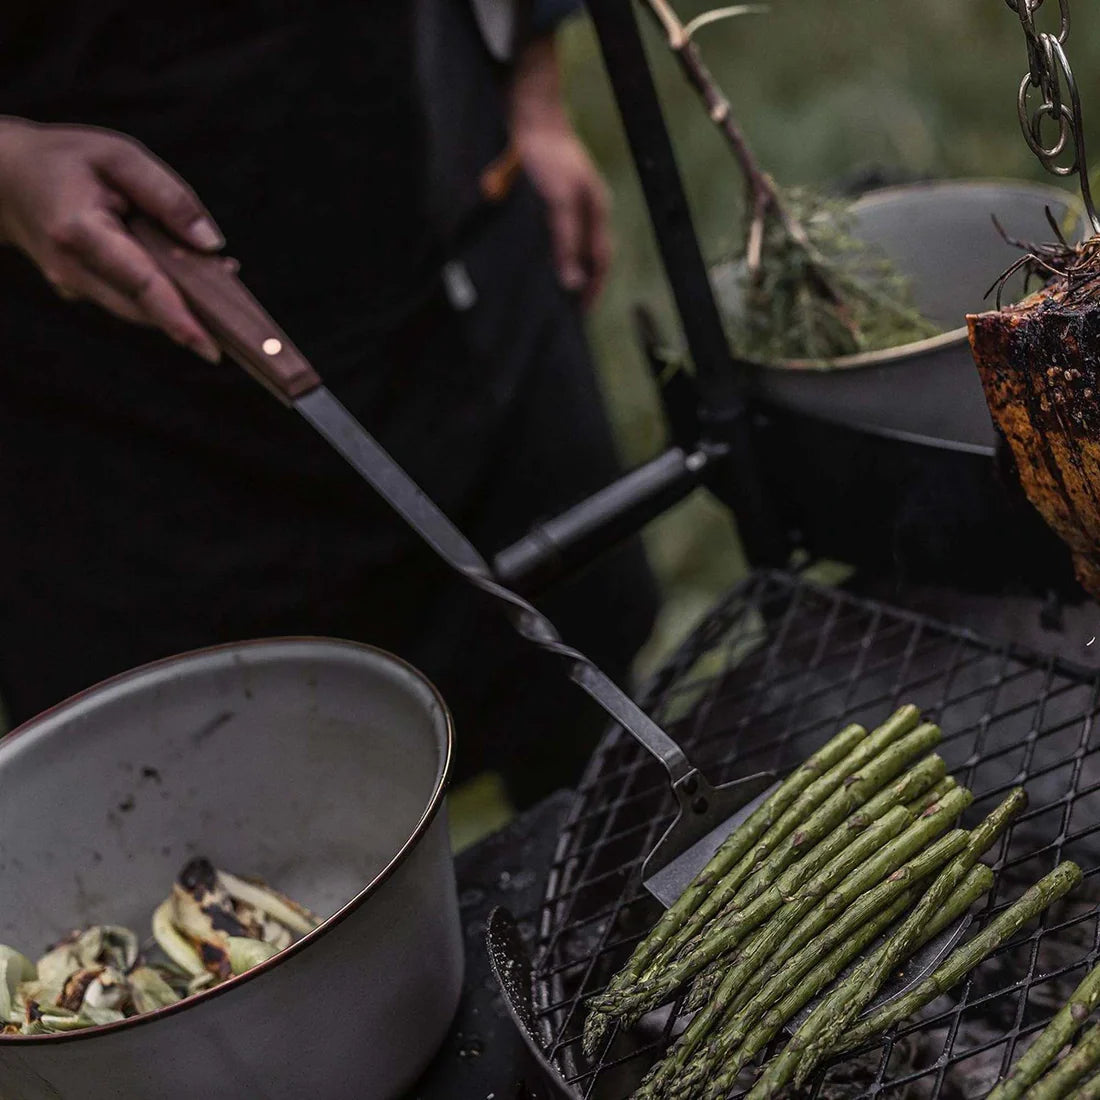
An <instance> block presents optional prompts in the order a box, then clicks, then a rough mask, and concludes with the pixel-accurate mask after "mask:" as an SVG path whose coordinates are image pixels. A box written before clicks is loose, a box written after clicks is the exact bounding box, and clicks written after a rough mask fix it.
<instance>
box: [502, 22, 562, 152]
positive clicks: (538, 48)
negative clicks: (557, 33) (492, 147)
mask: <svg viewBox="0 0 1100 1100" xmlns="http://www.w3.org/2000/svg"><path fill="white" fill-rule="evenodd" d="M508 108H509V123H510V127H511V131H512V135H513V137H516V136H520V135H523V134H525V133H530V132H532V131H539V130H544V129H547V128H554V129H562V128H565V129H568V128H569V126H570V123H569V116H568V114H567V112H566V109H565V97H564V94H563V90H562V82H561V70H560V67H559V64H558V51H557V45H556V42H555V38H554V34H553V33H552V32H551V33H547V34H543V35H540V36H539V37H537V38H533V39H532V40H531V41H530V42H528V43H527V44H526V45H525V46H524V47H523V48H522V49H521V50H520V52H519V54H518V55H517V57H516V61H515V66H514V68H513V71H512V79H511V84H510V86H509V90H508Z"/></svg>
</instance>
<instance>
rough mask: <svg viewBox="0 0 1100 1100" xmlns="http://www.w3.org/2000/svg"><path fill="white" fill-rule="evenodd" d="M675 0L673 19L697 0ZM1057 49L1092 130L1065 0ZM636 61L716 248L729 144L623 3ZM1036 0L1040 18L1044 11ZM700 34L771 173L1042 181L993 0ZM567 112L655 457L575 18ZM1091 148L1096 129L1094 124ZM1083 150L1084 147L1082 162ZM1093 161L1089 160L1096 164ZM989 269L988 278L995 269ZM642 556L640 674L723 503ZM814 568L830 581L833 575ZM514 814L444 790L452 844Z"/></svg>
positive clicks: (786, 8) (661, 646) (619, 179)
mask: <svg viewBox="0 0 1100 1100" xmlns="http://www.w3.org/2000/svg"><path fill="white" fill-rule="evenodd" d="M720 2H721V3H724V2H725V0H713V2H712V3H711V4H707V3H703V2H700V0H672V3H673V6H674V7H675V8H676V10H677V12H678V14H679V15H680V17H681V19H683V20H684V21H685V22H686V21H687V20H688V19H690V18H692V17H693V16H695V15H698V14H699V13H700V12H702V11H705V10H707V9H708V8H709V7H712V6H716V5H717V4H718V3H720ZM1070 2H1071V5H1073V9H1074V14H1075V15H1076V16H1077V19H1076V21H1075V23H1074V27H1073V33H1072V35H1071V37H1070V40H1069V44H1068V53H1069V57H1070V60H1071V62H1072V64H1073V66H1074V70H1075V72H1076V75H1077V78H1078V81H1079V83H1080V86H1081V94H1082V99H1083V103H1084V110H1085V119H1086V125H1087V124H1088V122H1089V120H1090V119H1091V120H1092V121H1094V122H1096V126H1097V127H1100V94H1097V93H1100V11H1098V10H1097V9H1096V6H1095V2H1093V3H1090V2H1089V0H1070ZM635 6H636V10H637V12H638V16H639V19H640V21H641V23H642V27H643V31H644V32H645V38H646V43H647V46H648V48H649V55H650V61H651V65H652V67H653V69H654V75H655V78H656V80H657V83H658V88H659V91H660V93H661V98H662V103H663V104H664V107H665V113H666V118H667V121H668V124H669V128H670V130H671V132H672V137H673V143H674V145H675V147H676V151H677V155H678V158H679V162H680V169H681V173H682V174H683V176H684V178H685V184H686V187H687V191H688V197H689V201H690V203H691V206H692V212H693V215H694V217H695V223H696V228H697V230H698V231H699V235H700V239H701V241H702V244H703V251H704V255H705V256H706V258H707V259H708V260H710V261H716V260H721V259H723V258H725V257H726V256H728V255H729V254H731V253H732V252H734V251H740V247H741V224H742V223H741V200H742V186H741V181H740V178H739V176H738V175H737V172H736V169H735V166H734V164H733V161H732V158H731V155H730V153H729V150H728V148H727V147H726V145H725V144H724V142H723V140H722V138H721V137H720V136H719V135H718V134H717V132H716V131H715V129H714V128H713V126H712V125H711V123H710V121H709V120H708V119H707V117H706V115H705V113H704V112H703V110H702V108H701V107H700V105H699V102H698V100H697V99H696V97H695V94H694V92H693V91H692V90H691V89H690V88H689V87H688V85H687V84H686V82H685V81H684V79H683V77H682V75H681V73H680V70H679V69H678V68H677V65H676V62H675V60H674V59H673V58H672V57H671V55H670V54H669V53H668V50H667V48H666V46H665V45H664V43H663V41H662V40H661V39H660V38H659V36H658V35H657V33H656V32H655V30H654V27H653V25H652V20H651V19H650V17H649V16H648V14H647V13H646V12H644V11H643V8H642V4H641V3H637V4H636V5H635ZM1056 9H1057V4H1055V3H1054V2H1053V0H1051V3H1048V4H1047V5H1046V8H1045V9H1044V11H1043V12H1042V13H1041V15H1042V18H1043V20H1044V26H1045V25H1046V22H1045V21H1048V20H1049V19H1051V18H1052V17H1054V16H1056ZM697 41H698V45H699V46H700V48H701V49H702V51H703V54H704V57H705V59H706V61H707V64H708V66H709V67H710V69H711V70H712V72H713V73H714V75H715V76H716V77H717V78H718V81H719V83H720V84H721V85H722V87H723V89H724V90H725V92H726V94H727V95H728V97H729V99H730V100H731V102H732V104H733V107H734V112H735V116H736V117H737V118H738V120H739V122H740V123H741V124H742V126H743V127H744V129H745V130H746V131H747V133H748V135H749V138H750V140H751V143H752V145H753V147H754V149H755V151H756V153H757V155H758V157H759V159H760V160H761V162H762V163H763V165H764V167H766V168H767V169H768V170H770V171H771V173H772V174H773V175H774V176H775V177H776V178H777V179H778V181H779V182H780V183H781V184H786V185H797V184H808V185H813V186H815V187H818V188H821V189H833V188H836V187H839V186H843V185H844V184H845V183H846V182H849V181H854V180H858V179H861V178H866V177H868V176H874V175H878V174H881V175H883V176H885V177H886V178H901V179H906V178H921V177H939V178H950V177H956V178H957V177H983V176H984V177H990V176H1002V177H1011V178H1024V179H1033V180H1039V181H1044V182H1047V183H1051V182H1054V181H1053V179H1052V177H1050V176H1048V175H1047V174H1046V173H1045V172H1044V171H1043V169H1042V168H1041V167H1040V166H1039V164H1038V163H1037V162H1036V160H1035V159H1034V157H1033V156H1032V155H1031V153H1030V152H1029V151H1028V150H1027V147H1026V146H1025V144H1024V141H1023V138H1022V136H1021V134H1020V130H1019V123H1018V121H1017V117H1016V90H1017V88H1018V86H1019V83H1020V78H1021V76H1022V75H1023V73H1024V71H1025V68H1026V64H1027V60H1026V50H1025V47H1024V38H1023V32H1022V30H1021V28H1020V23H1019V19H1018V17H1017V16H1016V15H1015V14H1014V13H1013V12H1012V11H1010V10H1009V8H1008V7H1007V6H1006V4H1005V2H1004V0H921V2H920V3H914V2H913V0H816V2H810V0H772V3H771V7H770V11H769V12H768V14H766V15H750V16H743V17H739V18H735V19H731V20H727V21H725V22H721V23H718V24H715V25H712V26H710V27H707V28H705V29H703V30H702V31H701V32H700V33H699V37H698V40H697ZM561 47H562V60H563V65H564V70H565V79H566V86H567V90H568V95H569V99H570V103H571V107H572V111H573V116H574V120H575V122H576V125H577V129H578V130H579V132H580V134H581V136H582V137H583V138H584V139H585V141H586V142H587V144H588V146H589V148H590V149H591V151H592V153H593V155H594V157H595V159H596V161H597V162H598V164H599V166H600V168H601V169H602V171H603V172H604V174H605V176H606V178H607V180H608V182H609V183H610V185H611V189H612V191H613V193H614V228H615V236H616V246H617V255H616V261H615V266H614V269H613V272H612V277H611V281H610V283H609V285H608V288H607V291H606V293H605V294H604V296H603V299H602V300H601V302H600V303H599V305H598V307H597V308H596V309H595V311H594V312H593V314H592V316H591V319H590V335H591V338H592V342H593V346H594V350H595V353H596V356H597V359H598V361H599V363H600V367H601V370H602V372H603V379H604V389H605V393H606V396H607V400H608V404H609V406H610V409H611V412H612V416H613V419H614V423H615V427H616V430H617V433H618V438H619V441H620V444H621V449H622V453H623V456H624V458H625V460H626V461H627V462H628V463H629V464H631V465H633V464H635V463H638V462H642V461H644V460H646V459H648V458H651V457H653V456H654V455H655V454H657V453H658V451H659V450H660V449H661V447H662V445H663V444H664V441H665V435H664V423H663V419H662V416H661V412H660V408H659V404H658V400H657V396H656V392H655V390H654V387H653V385H652V383H651V381H650V378H649V374H648V369H647V367H646V365H645V363H644V361H643V359H642V356H641V352H640V349H639V348H638V346H637V344H636V342H635V338H634V331H633V324H632V321H631V310H632V307H633V305H634V304H635V303H636V302H645V303H647V304H648V305H649V306H650V307H651V308H652V309H653V310H654V312H655V314H656V315H657V317H658V318H659V320H660V322H661V326H662V328H663V330H664V333H665V335H666V336H667V337H669V338H670V340H675V341H676V343H677V344H679V342H680V341H679V333H678V329H677V327H676V321H675V315H674V313H673V309H672V304H671V298H670V295H669V293H668V288H667V286H666V285H665V282H664V276H663V274H662V272H661V267H660V263H659V260H658V257H657V251H656V246H655V244H654V241H653V236H652V232H651V230H650V225H649V218H648V214H647V212H646V208H645V204H644V202H643V200H642V196H641V191H640V189H639V186H638V182H637V179H636V177H635V174H634V169H633V164H632V162H631V159H630V152H629V150H628V148H627V146H626V142H625V139H624V137H623V134H622V130H621V126H620V122H619V116H618V111H617V108H616V107H615V103H614V100H613V97H612V93H611V88H610V86H609V84H608V82H607V78H606V75H605V73H604V69H603V64H602V61H601V59H600V53H599V47H598V44H597V42H596V38H595V35H594V33H593V30H592V27H591V25H590V24H589V22H588V20H587V18H586V17H578V18H577V19H575V20H573V21H571V22H570V23H569V24H568V25H567V26H566V27H565V28H564V30H563V33H562V36H561ZM1091 132H1092V133H1093V134H1094V136H1093V145H1092V147H1093V149H1094V150H1100V129H1097V128H1093V131H1091ZM1095 159H1096V158H1094V160H1095ZM1096 162H1097V164H1100V160H1097V161H1096ZM994 274H996V273H995V272H994V273H991V280H992V276H993V275H994ZM646 542H647V548H648V551H649V554H650V558H651V560H652V562H653V564H654V566H655V567H656V569H657V571H658V574H659V576H660V578H661V580H662V582H663V586H664V592H665V604H664V610H663V612H662V616H661V620H660V622H659V623H658V628H657V630H656V632H655V635H654V637H653V639H652V641H651V643H650V645H649V646H648V647H647V649H646V651H645V652H644V653H643V654H642V657H641V659H640V662H639V664H640V669H639V671H640V672H641V673H643V674H646V673H648V672H650V671H652V670H653V669H654V668H655V666H656V664H657V663H658V662H659V661H660V659H661V658H662V656H664V655H666V654H667V653H668V651H669V650H670V649H671V648H672V647H673V646H674V645H675V644H676V643H677V642H679V641H680V640H681V639H682V638H683V637H684V636H685V635H686V633H687V632H688V631H689V630H690V629H691V627H692V625H693V624H694V623H695V622H696V621H697V620H698V619H699V617H700V616H701V615H702V614H703V613H704V612H705V611H706V610H707V609H708V608H709V607H710V606H711V605H712V604H713V602H714V600H715V598H716V597H717V596H718V594H719V593H720V592H722V591H723V590H725V589H726V588H728V587H729V586H730V585H731V584H733V583H734V582H736V581H737V580H738V579H739V578H740V577H742V576H743V575H744V573H745V570H746V563H745V559H744V556H743V554H742V553H741V549H740V546H739V545H738V542H737V537H736V531H735V529H734V525H733V523H732V521H731V520H730V517H729V516H728V514H727V513H726V512H725V510H724V509H722V508H721V507H719V506H718V505H717V504H715V503H713V502H712V501H711V500H710V499H709V498H708V497H707V496H706V495H705V494H704V493H702V492H699V493H696V494H695V495H694V496H693V497H692V498H690V499H689V500H687V501H685V502H684V503H683V504H681V505H680V506H678V507H677V508H675V509H673V510H671V511H670V512H668V513H666V514H665V515H664V516H663V517H661V518H660V519H659V520H657V521H655V522H654V523H652V524H651V525H650V527H649V528H648V530H647V532H646ZM821 573H822V575H821V579H822V580H825V581H829V580H830V579H839V578H840V576H841V575H842V574H841V573H839V572H837V571H836V570H835V569H833V570H832V571H831V573H832V575H830V569H829V568H826V569H824V570H822V571H821ZM510 813H511V810H510V808H509V807H508V806H507V805H506V799H505V798H504V796H503V792H502V790H501V788H500V784H499V781H498V779H497V777H496V776H494V775H485V776H482V777H481V778H479V779H477V780H475V781H474V782H473V783H471V784H470V785H469V786H468V787H467V788H466V789H460V790H459V791H456V792H455V794H454V795H453V796H452V806H451V820H452V823H453V827H454V834H455V842H456V846H457V847H463V846H465V845H466V844H468V843H470V842H472V841H474V840H475V839H477V838H478V837H479V836H482V835H484V834H485V833H486V832H488V831H490V830H491V829H492V828H494V827H499V826H500V825H502V824H503V823H504V822H505V821H506V820H507V819H508V817H509V816H510Z"/></svg>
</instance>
